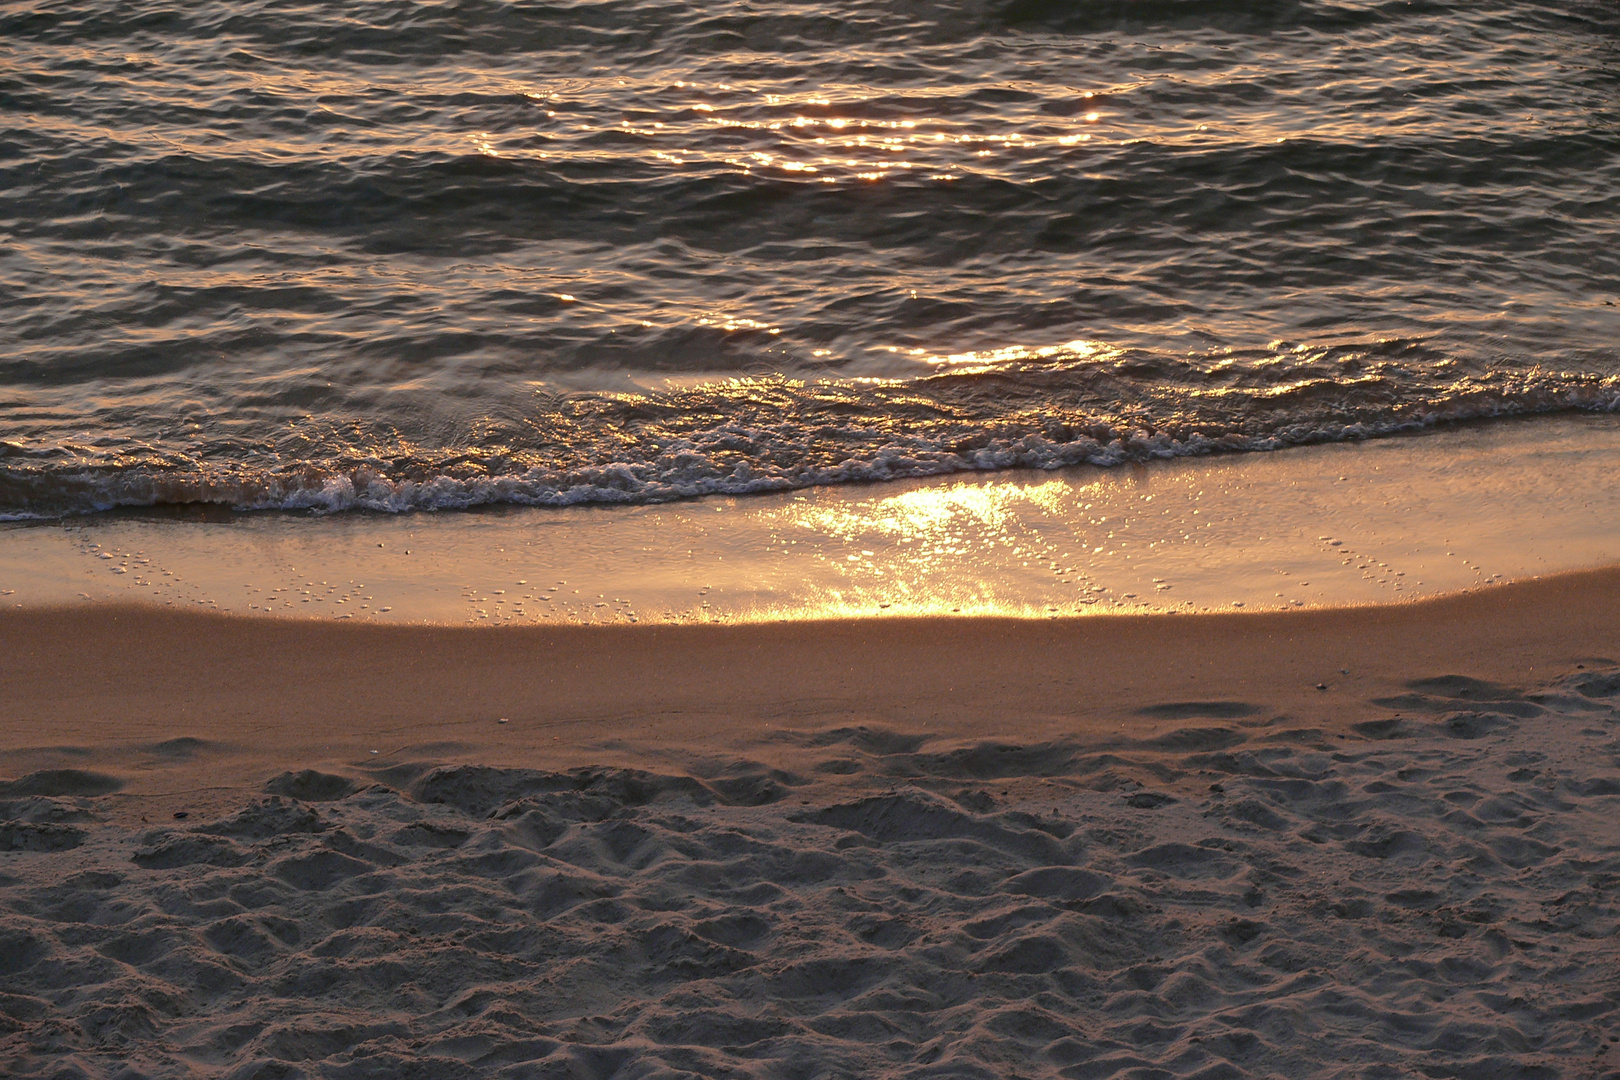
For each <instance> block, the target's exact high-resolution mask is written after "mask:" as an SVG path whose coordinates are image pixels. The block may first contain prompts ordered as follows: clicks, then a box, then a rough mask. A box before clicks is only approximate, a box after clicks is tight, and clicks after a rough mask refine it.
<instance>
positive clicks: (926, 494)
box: [0, 414, 1620, 626]
mask: <svg viewBox="0 0 1620 1080" xmlns="http://www.w3.org/2000/svg"><path fill="white" fill-rule="evenodd" d="M1617 461H1620V418H1617V417H1615V416H1611V415H1584V414H1583V415H1579V416H1563V417H1537V418H1525V419H1522V420H1520V421H1516V422H1513V423H1496V424H1489V425H1482V426H1477V427H1460V428H1456V429H1448V430H1446V431H1443V432H1428V433H1424V434H1417V435H1412V436H1410V437H1402V438H1392V439H1380V440H1371V441H1368V442H1365V443H1359V444H1330V445H1323V446H1312V447H1301V448H1294V449H1288V450H1280V451H1276V452H1271V453H1254V454H1242V455H1233V456H1229V457H1212V458H1203V459H1196V460H1189V459H1181V460H1170V461H1162V462H1157V463H1153V464H1150V465H1145V466H1121V467H1119V468H1114V469H1100V468H1090V467H1077V468H1068V469H1060V470H1056V471H1053V472H1029V471H1016V470H1014V471H1007V472H991V473H983V474H975V475H966V476H964V475H954V476H944V477H935V478H930V479H914V480H895V481H890V482H886V483H881V484H872V485H855V486H833V487H824V488H814V489H807V490H802V491H792V492H783V493H779V494H759V495H753V496H748V497H742V498H732V497H711V498H704V499H696V500H692V501H689V502H680V503H668V504H659V505H650V506H623V507H574V508H544V509H542V508H535V509H525V508H503V509H488V510H478V511H467V512H446V513H443V514H406V515H399V516H386V515H383V516H379V515H354V516H350V515H335V516H332V517H327V518H318V519H310V518H307V517H296V516H290V515H278V514H264V515H258V514H241V515H233V514H229V513H220V512H218V511H217V510H215V511H212V512H211V511H208V510H206V509H202V510H199V511H197V513H196V514H195V515H193V516H190V517H188V516H186V515H178V516H177V515H163V514H153V515H144V516H143V515H141V514H139V513H137V512H129V513H123V514H115V515H109V516H107V517H103V518H86V519H75V520H71V521H62V522H57V523H53V524H48V525H47V524H39V525H28V526H21V525H11V526H0V607H5V608H15V607H17V606H21V607H37V606H41V605H50V604H68V605H74V604H81V603H106V602H123V601H132V600H134V601H141V602H145V603H149V604H151V605H154V606H158V607H170V608H173V609H176V610H179V609H187V610H202V611H231V612H237V613H241V614H251V615H256V616H258V615H266V616H268V615H297V616H304V617H310V618H317V619H327V620H332V621H337V620H345V621H353V622H379V623H412V622H423V621H425V622H433V623H444V624H456V623H466V624H474V623H498V624H502V625H532V626H544V625H553V626H555V625H567V624H575V623H584V624H598V623H614V624H648V623H667V624H689V623H711V622H775V621H783V620H817V619H837V618H864V617H882V618H893V617H926V616H934V615H950V614H966V615H987V616H995V615H1002V616H1018V617H1037V616H1040V617H1044V616H1049V615H1058V616H1067V615H1089V614H1101V613H1119V612H1133V613H1140V612H1153V611H1182V612H1208V611H1221V610H1235V609H1242V610H1249V611H1254V610H1280V609H1284V608H1293V607H1303V608H1334V607H1342V606H1346V605H1352V604H1364V603H1383V602H1391V601H1401V600H1406V599H1412V598H1420V597H1424V596H1435V595H1442V594H1446V593H1450V592H1455V591H1457V590H1459V589H1464V588H1470V587H1474V586H1479V585H1484V584H1491V583H1496V582H1500V581H1503V580H1515V579H1523V578H1528V577H1534V576H1539V575H1545V574H1548V573H1557V572H1561V571H1567V570H1576V569H1581V568H1588V567H1597V566H1604V565H1610V564H1613V563H1615V562H1617V561H1620V539H1617V534H1616V532H1615V529H1614V526H1613V523H1614V522H1615V521H1617V520H1620V489H1617V488H1616V487H1615V486H1614V485H1613V484H1612V483H1610V482H1609V479H1610V477H1611V476H1612V475H1613V472H1614V465H1615V462H1617Z"/></svg>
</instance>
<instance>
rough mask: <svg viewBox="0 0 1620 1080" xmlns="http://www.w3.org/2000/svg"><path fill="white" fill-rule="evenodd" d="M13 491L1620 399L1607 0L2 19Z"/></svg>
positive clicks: (685, 480)
mask: <svg viewBox="0 0 1620 1080" xmlns="http://www.w3.org/2000/svg"><path fill="white" fill-rule="evenodd" d="M0 57H3V58H4V59H3V62H0V110H3V112H0V117H3V119H0V237H3V246H0V515H3V516H8V517H20V516H50V515H55V514H61V513H65V512H75V511H83V510H88V509H95V508H105V507H110V506H114V505H144V504H152V503H164V502H189V501H211V502H219V503H224V504H227V505H231V506H238V507H276V506H280V507H300V506H308V507H316V508H329V509H335V508H344V507H350V506H368V507H376V508H385V509H403V508H409V507H427V506H432V507H451V506H461V505H470V504H476V503H482V502H491V501H515V502H535V503H567V502H579V501H591V500H600V501H648V500H658V499H667V498H672V497H677V496H682V495H691V494H699V493H704V492H714V491H731V492H742V491H751V490H762V489H773V488H780V487H786V486H794V485H803V484H815V483H829V482H836V481H842V480H855V479H863V478H881V477H888V476H898V475H909V474H918V473H930V472H942V471H949V470H954V469H966V468H996V467H1009V466H1029V465H1037V466H1046V465H1056V464H1062V463H1068V462H1079V461H1094V462H1114V461H1120V460H1128V459H1140V458H1143V457H1151V456H1160V455H1168V454H1186V453H1203V452H1208V451H1213V450H1228V449H1233V450H1235V449H1266V448H1275V447H1280V446H1286V445H1292V444H1297V443H1301V442H1310V441H1319V440H1325V439H1339V438H1355V437H1363V436H1367V435H1374V434H1379V433H1384V432H1390V431H1395V430H1401V429H1407V428H1411V427H1413V426H1419V425H1427V424H1434V423H1437V422H1442V421H1446V420H1451V419H1461V418H1470V417H1486V416H1497V415H1504V414H1516V413H1524V412H1538V411H1539V412H1545V411H1557V410H1564V409H1572V408H1576V409H1614V408H1616V405H1617V402H1620V307H1616V306H1615V303H1616V302H1617V301H1620V8H1617V6H1616V5H1615V4H1614V3H1612V2H1606V3H1597V2H1588V3H1581V2H1574V3H1560V4H1552V3H1473V2H1463V0H1411V2H1405V0H1401V2H1343V3H1336V4H1335V3H1325V2H1311V0H1243V2H1240V0H1068V2H1063V0H996V2H993V3H992V2H985V0H965V2H961V3H952V4H944V3H937V2H927V0H857V2H850V3H844V4H839V5H825V4H808V3H803V4H801V3H792V2H752V3H745V2H733V3H715V4H701V5H698V4H687V3H670V2H665V0H644V2H626V0H604V2H577V3H548V4H540V3H525V2H513V3H497V2H493V0H459V2H458V0H446V2H427V0H418V2H404V0H393V2H356V0H343V2H336V0H311V2H248V0H243V2H240V3H197V2H189V0H188V2H186V3H174V2H150V0H145V2H130V0H50V2H44V0H40V2H21V3H9V4H6V5H4V6H3V7H0Z"/></svg>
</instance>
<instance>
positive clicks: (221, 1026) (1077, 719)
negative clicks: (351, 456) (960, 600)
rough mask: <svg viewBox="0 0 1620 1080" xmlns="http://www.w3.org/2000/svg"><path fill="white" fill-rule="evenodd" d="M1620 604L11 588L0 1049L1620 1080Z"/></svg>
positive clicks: (211, 1061) (761, 1069) (263, 1067)
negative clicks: (443, 604) (613, 602)
mask: <svg viewBox="0 0 1620 1080" xmlns="http://www.w3.org/2000/svg"><path fill="white" fill-rule="evenodd" d="M1617 611H1620V570H1604V571H1597V572H1589V573H1581V574H1571V575H1564V576H1558V577H1553V578H1548V579H1544V580H1536V581H1528V582H1521V583H1516V584H1510V585H1504V586H1497V587H1492V588H1489V589H1484V590H1481V591H1478V592H1474V593H1470V594H1466V595H1459V596H1454V597H1448V598H1442V599H1438V600H1432V601H1425V602H1420V603H1411V604H1401V605H1398V606H1381V607H1368V608H1355V609H1339V610H1306V611H1299V612H1288V613H1264V614H1223V615H1218V616H1216V615H1207V616H1206V615H1162V616H1121V617H1092V618H1074V619H1059V620H1022V621H1021V620H1007V619H960V620H949V619H884V620H864V621H850V622H796V623H775V624H757V625H730V626H678V627H662V626H610V627H559V628H549V627H539V628H513V627H505V628H498V629H479V628H464V627H443V626H439V627H430V626H382V625H354V624H340V625H333V624H330V623H319V622H313V621H283V620H272V619H262V618H261V619H238V618H228V617H221V616H210V615H202V614H194V613H177V612H171V611H162V610H156V609H153V608H151V607H121V608H102V607H79V608H72V609H62V610H39V609H25V610H21V611H10V612H6V613H4V614H3V615H0V655H4V656H6V657H7V664H6V669H5V691H4V694H5V712H4V714H3V717H0V752H3V755H4V757H3V760H4V762H5V766H4V772H5V783H4V784H3V786H0V810H3V815H0V816H3V819H4V820H3V822H0V847H3V848H5V849H6V850H4V851H0V974H3V975H4V978H5V985H4V993H3V994H0V1069H3V1071H5V1072H6V1073H7V1074H8V1075H16V1076H54V1075H63V1074H64V1070H67V1071H68V1072H72V1070H75V1069H77V1070H80V1072H79V1073H75V1075H80V1074H82V1075H93V1076H112V1075H115V1074H117V1075H123V1076H134V1075H146V1076H174V1075H197V1076H284V1077H292V1076H321V1077H327V1076H330V1077H349V1076H407V1075H423V1076H427V1075H433V1076H513V1077H516V1076H592V1077H602V1078H606V1077H610V1076H639V1075H705V1076H708V1075H722V1074H724V1075H748V1076H762V1077H763V1076H781V1075H787V1074H789V1073H792V1074H794V1075H798V1074H799V1073H801V1072H805V1073H810V1072H819V1073H824V1074H826V1075H864V1076H920V1075H958V1076H992V1075H993V1076H1063V1077H1082V1076H1085V1077H1090V1076H1109V1075H1135V1074H1136V1073H1134V1072H1133V1070H1144V1069H1146V1070H1155V1071H1158V1072H1159V1073H1160V1074H1169V1075H1176V1076H1205V1077H1214V1076H1251V1075H1252V1076H1264V1075H1279V1074H1280V1075H1322V1076H1394V1075H1410V1074H1412V1073H1413V1072H1425V1073H1429V1074H1433V1075H1457V1076H1463V1075H1470V1076H1471V1075H1480V1076H1495V1075H1504V1076H1505V1075H1514V1076H1538V1075H1545V1076H1564V1075H1592V1076H1609V1075H1614V1070H1615V1068H1616V1066H1615V1064H1614V1060H1615V1059H1614V1055H1615V1054H1616V1053H1620V1049H1611V1047H1612V1046H1613V1043H1612V1042H1611V1040H1612V1039H1614V1038H1616V1037H1620V984H1616V983H1615V981H1614V978H1613V971H1614V965H1615V961H1616V958H1617V953H1616V950H1615V945H1614V942H1615V941H1616V940H1617V935H1620V908H1617V904H1616V889H1617V887H1620V833H1617V832H1616V831H1615V821H1616V820H1617V815H1620V712H1617V709H1616V705H1617V704H1620V618H1617V617H1616V615H1615V613H1616V612H1617ZM502 719H504V720H505V721H506V722H505V723H502V722H501V720H502ZM181 815H184V816H181ZM125 1068H128V1069H130V1070H132V1071H131V1072H125V1073H119V1070H120V1069H125Z"/></svg>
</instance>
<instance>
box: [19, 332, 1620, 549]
mask: <svg viewBox="0 0 1620 1080" xmlns="http://www.w3.org/2000/svg"><path fill="white" fill-rule="evenodd" d="M1377 367H1378V365H1377V364H1369V363H1368V362H1367V354H1366V353H1365V352H1356V353H1350V352H1346V353H1344V354H1342V355H1338V356H1332V355H1327V354H1319V355H1317V356H1315V357H1314V358H1312V359H1311V360H1309V361H1306V362H1303V363H1301V364H1299V365H1297V366H1296V367H1295V368H1294V369H1293V370H1291V371H1290V372H1288V374H1289V375H1291V376H1292V377H1291V378H1282V377H1280V375H1277V374H1274V375H1272V376H1270V377H1269V378H1263V379H1257V378H1256V377H1255V376H1254V374H1253V373H1252V372H1245V373H1242V374H1234V373H1233V372H1230V371H1228V372H1219V371H1216V372H1210V371H1203V372H1199V373H1197V378H1196V381H1195V380H1194V379H1193V378H1191V377H1190V374H1191V373H1192V372H1193V371H1194V369H1193V368H1191V367H1185V366H1184V368H1183V370H1182V371H1181V372H1179V374H1180V375H1181V376H1182V378H1181V379H1179V380H1178V379H1175V378H1172V377H1171V376H1172V374H1174V373H1173V372H1172V371H1171V370H1170V369H1169V367H1168V365H1167V363H1166V361H1164V360H1163V358H1153V357H1145V356H1141V355H1128V354H1124V353H1120V354H1118V355H1116V356H1115V357H1114V358H1113V359H1112V360H1111V361H1110V363H1109V364H1108V365H1106V366H1099V365H1096V364H1094V363H1091V364H1087V365H1086V369H1085V371H1084V373H1083V374H1082V373H1079V372H1077V371H1076V370H1075V369H1074V368H1073V367H1065V366H1064V365H1059V366H1058V367H1057V368H1056V369H1055V370H1054V369H1051V368H1047V369H1034V370H1023V371H1020V370H1016V369H1014V370H1002V371H992V372H970V373H958V374H950V375H941V376H937V377H934V378H931V379H925V380H918V381H914V382H910V383H891V384H879V385H871V384H858V383H848V382H821V383H805V382H797V381H791V380H785V379H780V378H761V379H737V380H730V381H727V382H724V383H720V384H714V385H707V386H699V387H694V388H690V389H687V390H682V391H672V392H668V393H663V394H612V395H604V394H591V395H579V396H574V397H567V398H554V397H550V396H548V395H538V396H537V397H536V398H535V400H534V403H533V404H534V411H533V412H532V414H531V415H529V416H526V417H523V418H521V419H520V420H516V421H511V420H509V421H507V422H505V423H501V422H496V421H494V420H490V419H486V420H484V421H483V422H481V423H479V424H478V425H476V426H475V427H476V430H475V431H471V432H467V434H468V435H469V436H471V437H472V438H471V439H470V440H469V441H468V442H466V443H462V444H458V445H450V446H443V447H439V448H437V449H427V448H424V447H422V446H421V445H420V444H419V443H415V442H414V441H413V440H409V439H405V438H401V437H399V436H398V435H397V433H394V434H391V433H390V432H388V431H387V430H386V429H385V428H381V427H379V426H378V425H375V424H371V425H367V424H365V423H362V422H361V421H359V420H355V421H354V422H352V423H349V424H343V425H332V424H330V423H326V422H323V423H320V424H312V423H306V424H304V425H293V430H292V433H291V434H290V435H289V436H288V437H286V438H285V439H284V440H282V442H281V443H280V444H279V445H278V444H276V443H274V442H271V441H266V440H263V439H260V440H256V441H255V443H254V444H252V445H251V446H247V445H244V444H241V443H238V442H233V441H231V440H229V439H220V440H218V441H217V442H216V443H214V444H213V445H208V446H193V447H192V448H190V450H189V451H187V452H185V453H177V452H175V451H174V450H172V449H171V450H167V451H158V450H155V449H154V448H152V447H150V446H137V447H131V446H124V445H120V444H119V442H118V441H117V440H108V439H103V440H100V445H99V446H87V445H78V446H68V447H49V448H41V447H29V446H26V445H23V444H19V443H0V519H6V520H21V519H37V518H51V517H59V516H65V515H71V514H82V513H91V512H96V511H104V510H111V509H114V508H119V507H158V506H179V505H188V504H213V505H218V506H223V507H228V508H231V509H234V510H303V511H313V512H317V513H335V512H341V511H348V510H370V511H381V512H389V513H396V512H403V511H412V510H454V509H466V508H471V507H477V506H489V505H499V504H512V505H525V506H567V505H579V504H589V503H599V504H635V503H658V502H667V501H671V500H675V499H683V498H691V497H696V496H703V495H714V494H731V495H743V494H749V493H753V492H762V491H780V490H784V489H791V488H802V487H811V486H817V485H826V484H842V483H856V482H863V481H878V480H888V479H896V478H900V477H915V476H929V475H938V474H943V473H952V472H961V471H969V470H999V469H1054V468H1060V467H1064V466H1074V465H1093V466H1102V467H1108V466H1116V465H1121V464H1125V463H1130V462H1146V461H1151V460H1154V459H1163V458H1171V457H1186V456H1200V455H1209V454H1224V453H1239V452H1250V451H1267V450H1279V449H1284V448H1288V447H1296V446H1305V445H1310V444H1315V443H1326V442H1339V441H1346V440H1355V439H1367V438H1373V437H1378V436H1383V435H1391V434H1395V433H1398V432H1409V431H1417V430H1421V429H1424V428H1432V427H1436V426H1439V425H1444V424H1448V423H1456V422H1461V421H1469V420H1483V419H1488V418H1503V417H1516V416H1529V415H1535V414H1545V413H1555V412H1565V411H1576V410H1582V411H1595V412H1614V411H1617V410H1620V377H1614V376H1610V377H1596V376H1585V375H1569V374H1553V373H1539V372H1532V373H1528V374H1523V375H1517V376H1513V377H1501V376H1495V375H1485V376H1479V377H1473V376H1470V377H1464V378H1461V379H1458V380H1456V381H1454V382H1452V383H1451V384H1449V385H1447V386H1444V387H1435V388H1434V389H1433V390H1432V391H1431V392H1430V393H1428V394H1426V395H1417V394H1414V393H1412V391H1411V389H1410V386H1409V381H1407V380H1400V379H1395V378H1391V377H1389V376H1388V375H1387V374H1384V373H1380V372H1379V371H1378V370H1377ZM1312 370H1314V372H1315V373H1314V374H1311V373H1310V371H1312ZM1144 371H1146V372H1148V373H1149V374H1151V376H1153V377H1152V378H1148V379H1144V378H1143V377H1142V375H1143V373H1144Z"/></svg>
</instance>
